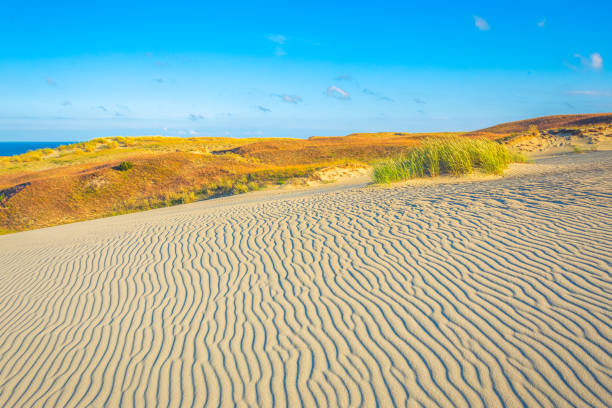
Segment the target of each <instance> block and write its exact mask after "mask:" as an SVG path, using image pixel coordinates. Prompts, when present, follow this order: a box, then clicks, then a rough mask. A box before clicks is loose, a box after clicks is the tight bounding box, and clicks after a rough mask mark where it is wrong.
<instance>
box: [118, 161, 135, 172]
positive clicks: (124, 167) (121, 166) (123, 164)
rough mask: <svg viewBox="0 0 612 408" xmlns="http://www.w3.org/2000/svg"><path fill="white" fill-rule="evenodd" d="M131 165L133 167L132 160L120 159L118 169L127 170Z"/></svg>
mask: <svg viewBox="0 0 612 408" xmlns="http://www.w3.org/2000/svg"><path fill="white" fill-rule="evenodd" d="M132 167H134V165H133V164H132V162H129V161H122V162H121V163H119V170H120V171H128V170H129V169H131V168H132Z"/></svg>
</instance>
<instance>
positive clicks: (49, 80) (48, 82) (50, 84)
mask: <svg viewBox="0 0 612 408" xmlns="http://www.w3.org/2000/svg"><path fill="white" fill-rule="evenodd" d="M45 82H46V83H47V85H49V86H56V85H57V82H55V81H54V80H53V79H51V78H47V79H46V80H45Z"/></svg>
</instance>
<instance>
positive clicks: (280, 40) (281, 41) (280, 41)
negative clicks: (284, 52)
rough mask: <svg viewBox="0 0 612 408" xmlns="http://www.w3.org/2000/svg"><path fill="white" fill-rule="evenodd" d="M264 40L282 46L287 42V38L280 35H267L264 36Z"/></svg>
mask: <svg viewBox="0 0 612 408" xmlns="http://www.w3.org/2000/svg"><path fill="white" fill-rule="evenodd" d="M266 38H267V39H268V40H270V41H272V42H273V43H277V44H280V45H283V44H284V43H285V42H287V37H285V36H284V35H282V34H269V35H268V36H266Z"/></svg>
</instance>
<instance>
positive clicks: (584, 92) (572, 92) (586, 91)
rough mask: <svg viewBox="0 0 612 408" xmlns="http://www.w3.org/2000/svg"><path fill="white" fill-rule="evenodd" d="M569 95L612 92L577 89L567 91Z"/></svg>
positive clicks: (595, 94) (597, 94)
mask: <svg viewBox="0 0 612 408" xmlns="http://www.w3.org/2000/svg"><path fill="white" fill-rule="evenodd" d="M568 94H570V95H587V96H612V92H606V91H595V90H577V91H569V92H568Z"/></svg>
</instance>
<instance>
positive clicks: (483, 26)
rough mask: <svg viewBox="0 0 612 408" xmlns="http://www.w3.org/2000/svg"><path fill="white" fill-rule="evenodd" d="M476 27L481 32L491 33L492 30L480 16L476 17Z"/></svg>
mask: <svg viewBox="0 0 612 408" xmlns="http://www.w3.org/2000/svg"><path fill="white" fill-rule="evenodd" d="M474 25H475V26H476V27H477V28H478V29H479V30H480V31H489V29H490V28H491V27H490V26H489V23H487V20H485V19H484V18H482V17H478V16H474Z"/></svg>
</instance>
